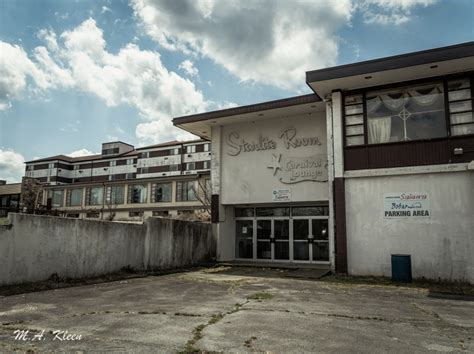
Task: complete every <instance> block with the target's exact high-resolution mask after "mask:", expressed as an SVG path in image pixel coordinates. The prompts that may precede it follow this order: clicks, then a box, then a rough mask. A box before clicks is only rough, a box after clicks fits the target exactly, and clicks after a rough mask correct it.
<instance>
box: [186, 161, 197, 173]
mask: <svg viewBox="0 0 474 354" xmlns="http://www.w3.org/2000/svg"><path fill="white" fill-rule="evenodd" d="M195 169H196V163H194V162H188V163H187V164H186V171H192V170H195Z"/></svg>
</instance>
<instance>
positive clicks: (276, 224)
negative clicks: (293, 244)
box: [256, 219, 290, 260]
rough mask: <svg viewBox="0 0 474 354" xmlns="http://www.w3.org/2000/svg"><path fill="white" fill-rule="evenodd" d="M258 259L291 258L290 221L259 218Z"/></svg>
mask: <svg viewBox="0 0 474 354" xmlns="http://www.w3.org/2000/svg"><path fill="white" fill-rule="evenodd" d="M256 222H257V235H256V236H257V237H256V238H257V259H276V260H289V259H290V221H289V220H288V219H257V220H256Z"/></svg>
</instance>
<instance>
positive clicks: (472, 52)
mask: <svg viewBox="0 0 474 354" xmlns="http://www.w3.org/2000/svg"><path fill="white" fill-rule="evenodd" d="M470 56H474V42H466V43H461V44H456V45H452V46H448V47H441V48H434V49H428V50H422V51H419V52H412V53H407V54H401V55H395V56H391V57H385V58H380V59H374V60H367V61H362V62H359V63H353V64H346V65H339V66H334V67H331V68H325V69H319V70H313V71H308V72H306V83H308V84H309V83H312V82H318V81H324V80H332V79H338V78H342V77H347V76H354V75H364V74H369V73H373V72H377V71H387V70H394V69H401V68H405V67H409V66H415V65H423V64H429V63H433V62H440V61H445V60H453V59H460V58H465V57H470Z"/></svg>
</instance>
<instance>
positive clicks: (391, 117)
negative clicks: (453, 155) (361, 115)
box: [366, 82, 447, 144]
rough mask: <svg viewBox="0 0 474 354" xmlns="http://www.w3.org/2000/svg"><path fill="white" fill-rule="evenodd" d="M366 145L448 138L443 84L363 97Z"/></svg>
mask: <svg viewBox="0 0 474 354" xmlns="http://www.w3.org/2000/svg"><path fill="white" fill-rule="evenodd" d="M366 107H367V138H368V143H369V144H381V143H389V142H396V141H410V140H422V139H432V138H440V137H443V136H447V131H446V116H445V111H444V90H443V83H442V82H438V83H433V84H427V85H417V86H409V87H404V88H398V89H391V90H384V91H373V92H368V93H367V95H366Z"/></svg>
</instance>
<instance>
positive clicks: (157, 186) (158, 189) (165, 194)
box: [151, 183, 171, 203]
mask: <svg viewBox="0 0 474 354" xmlns="http://www.w3.org/2000/svg"><path fill="white" fill-rule="evenodd" d="M151 196H152V200H151V202H152V203H159V202H171V183H153V184H152V185H151Z"/></svg>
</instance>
